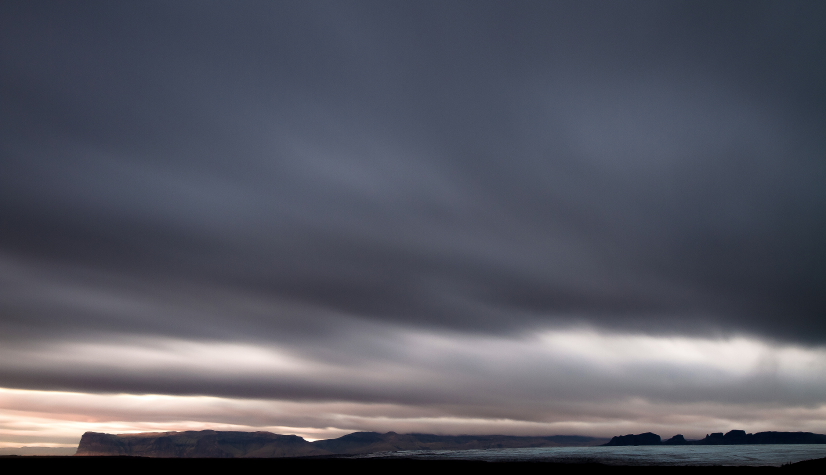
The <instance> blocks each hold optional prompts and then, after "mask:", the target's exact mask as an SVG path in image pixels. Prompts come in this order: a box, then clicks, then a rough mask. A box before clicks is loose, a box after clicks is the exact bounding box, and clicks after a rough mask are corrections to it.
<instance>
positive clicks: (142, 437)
mask: <svg viewBox="0 0 826 475" xmlns="http://www.w3.org/2000/svg"><path fill="white" fill-rule="evenodd" d="M605 440H606V439H600V438H596V437H585V436H576V435H554V436H547V437H518V436H506V435H481V436H477V435H458V436H450V435H434V434H397V433H395V432H387V433H385V434H380V433H378V432H354V433H352V434H348V435H345V436H343V437H339V438H337V439H328V440H317V441H315V442H308V441H306V440H304V439H303V438H301V437H298V436H296V435H278V434H273V433H271V432H232V431H212V430H204V431H186V432H149V433H141V434H119V435H115V434H103V433H99V432H87V433H85V434H83V437H82V438H81V439H80V445H78V448H77V453H76V454H75V455H87V456H88V455H97V456H100V455H115V456H116V455H129V456H140V457H184V458H233V457H260V458H265V457H304V456H312V455H350V454H365V453H373V452H385V451H396V450H461V449H488V448H522V447H563V446H592V445H599V444H601V443H604V442H605Z"/></svg>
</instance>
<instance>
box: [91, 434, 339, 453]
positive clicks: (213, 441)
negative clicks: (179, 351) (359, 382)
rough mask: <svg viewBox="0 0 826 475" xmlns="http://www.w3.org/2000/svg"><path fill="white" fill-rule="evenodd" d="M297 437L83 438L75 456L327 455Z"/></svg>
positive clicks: (273, 435)
mask: <svg viewBox="0 0 826 475" xmlns="http://www.w3.org/2000/svg"><path fill="white" fill-rule="evenodd" d="M327 453H328V452H326V451H324V450H321V449H318V448H316V447H314V446H313V445H312V444H311V443H310V442H307V441H306V440H304V439H302V438H301V437H298V436H297V435H278V434H273V433H271V432H233V431H226V432H225V431H213V430H203V431H186V432H149V433H141V434H120V435H114V434H102V433H98V432H87V433H85V434H83V437H81V439H80V444H79V445H78V448H77V452H76V453H75V455H130V456H139V457H170V458H200V457H209V458H235V457H298V456H304V455H324V454H327Z"/></svg>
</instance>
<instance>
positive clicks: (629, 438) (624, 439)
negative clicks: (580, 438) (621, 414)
mask: <svg viewBox="0 0 826 475" xmlns="http://www.w3.org/2000/svg"><path fill="white" fill-rule="evenodd" d="M661 443H662V439H660V436H658V435H657V434H653V433H651V432H646V433H644V434H637V435H634V434H628V435H618V436H615V437H613V438H612V439H611V440H610V441H609V442H608V443H607V444H605V445H660V444H661Z"/></svg>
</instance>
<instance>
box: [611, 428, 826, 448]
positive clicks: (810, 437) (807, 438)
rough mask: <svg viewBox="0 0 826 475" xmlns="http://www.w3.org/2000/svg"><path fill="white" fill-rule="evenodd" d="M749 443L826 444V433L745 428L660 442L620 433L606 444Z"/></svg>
mask: <svg viewBox="0 0 826 475" xmlns="http://www.w3.org/2000/svg"><path fill="white" fill-rule="evenodd" d="M749 444H826V435H823V434H813V433H811V432H758V433H756V434H747V433H746V431H744V430H732V431H728V432H726V433H725V434H723V433H722V432H714V433H712V434H708V435H706V436H705V438H703V439H701V440H686V439H685V437H683V436H682V435H680V434H678V435H675V436H674V437H672V438H670V439H668V440H665V441H662V442H660V436H659V435H657V434H652V433H651V432H646V433H645V434H638V435H633V434H628V435H620V436H616V437H614V438H613V439H611V441H610V442H608V443H607V444H605V445H749Z"/></svg>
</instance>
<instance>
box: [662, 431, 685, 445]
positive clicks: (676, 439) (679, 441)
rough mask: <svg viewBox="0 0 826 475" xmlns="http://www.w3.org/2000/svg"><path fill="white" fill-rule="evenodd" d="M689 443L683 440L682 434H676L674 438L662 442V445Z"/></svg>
mask: <svg viewBox="0 0 826 475" xmlns="http://www.w3.org/2000/svg"><path fill="white" fill-rule="evenodd" d="M689 443H690V442H689V441H687V440H685V437H683V434H677V435H675V436H674V437H672V438H670V439H668V440H664V441H663V445H688V444H689Z"/></svg>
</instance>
